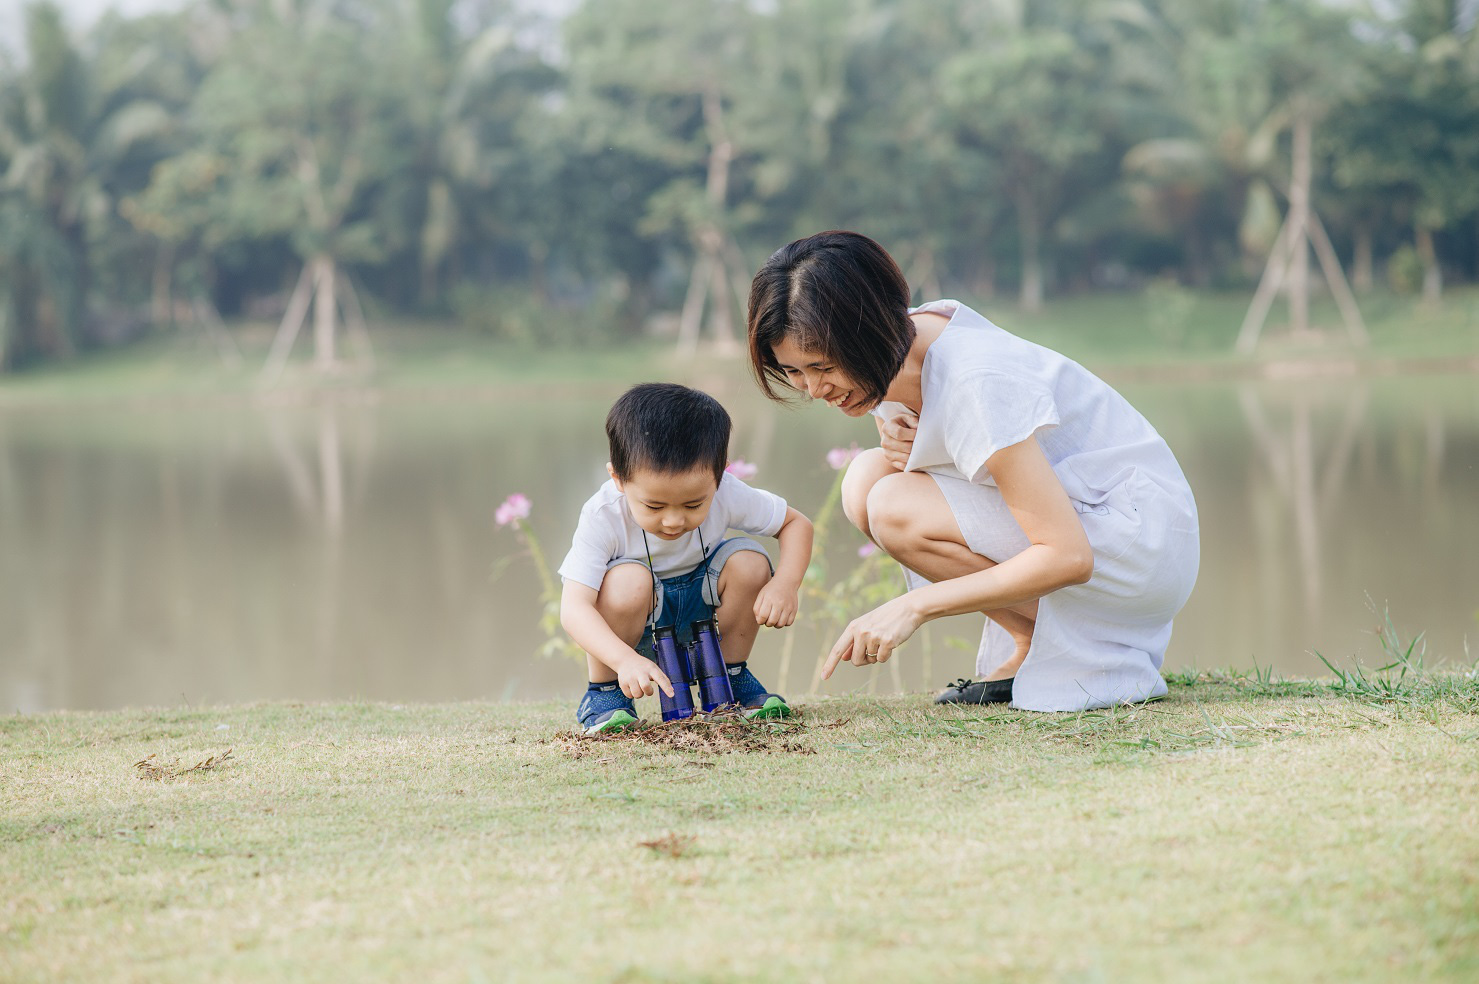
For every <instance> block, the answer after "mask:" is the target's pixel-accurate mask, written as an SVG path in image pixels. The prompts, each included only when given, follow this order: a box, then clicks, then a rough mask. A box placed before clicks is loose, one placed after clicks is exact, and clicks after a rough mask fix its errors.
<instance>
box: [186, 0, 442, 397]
mask: <svg viewBox="0 0 1479 984" xmlns="http://www.w3.org/2000/svg"><path fill="white" fill-rule="evenodd" d="M222 2H225V0H222ZM229 13H230V16H231V18H232V22H233V26H234V28H235V29H234V31H233V32H232V34H231V37H230V40H229V41H228V42H227V44H226V46H225V48H224V49H223V51H222V55H221V59H220V61H219V62H218V63H217V64H216V65H215V66H214V67H213V68H212V69H211V71H210V73H209V74H208V75H207V77H206V79H205V81H204V83H203V85H202V86H201V89H200V92H199V95H198V96H197V98H196V100H195V103H194V106H193V108H192V125H193V126H194V128H195V130H196V132H197V134H198V135H199V148H198V149H199V150H200V151H201V152H203V153H204V154H205V155H206V156H205V157H204V158H197V159H196V160H195V161H194V162H189V163H187V165H186V166H187V167H189V168H191V170H192V171H193V172H194V173H195V174H197V175H206V174H208V175H211V176H213V177H214V181H213V182H212V183H211V184H210V189H209V190H211V191H212V192H213V194H214V197H215V201H213V202H212V203H211V204H210V206H209V207H208V209H207V210H206V212H205V213H204V214H206V215H208V217H209V219H210V221H211V223H212V224H213V225H216V226H218V227H219V231H218V232H216V233H215V235H216V236H219V237H222V238H239V239H246V240H252V239H267V238H271V237H275V236H283V237H286V238H287V240H288V241H289V242H290V243H291V244H292V248H293V250H294V252H295V253H296V254H297V256H298V257H299V258H300V259H301V261H302V264H303V266H302V271H301V273H300V275H299V278H298V285H297V287H296V288H295V289H294V291H293V295H292V297H291V298H290V300H289V303H288V310H287V313H286V315H285V316H284V318H283V322H282V325H281V327H280V330H279V335H278V338H277V340H276V341H275V342H274V345H273V351H272V353H271V354H270V356H269V364H268V367H267V370H266V371H267V372H268V374H269V375H271V374H275V372H276V371H277V370H278V369H280V368H281V364H282V362H283V360H284V359H285V358H286V356H287V350H288V349H289V348H290V347H291V344H292V339H293V336H294V335H295V334H296V332H297V330H298V327H299V325H300V324H301V323H302V321H303V320H304V318H305V317H306V315H307V313H308V309H309V305H310V300H311V303H312V306H313V312H314V319H313V324H314V327H313V350H314V363H315V365H316V366H317V367H318V368H319V369H321V370H328V369H332V368H333V367H334V366H335V365H336V364H337V361H338V356H337V351H336V336H337V329H338V322H339V304H340V303H341V300H351V301H352V298H353V294H352V293H349V294H346V293H345V292H346V290H347V291H352V287H350V286H349V284H348V281H347V279H346V277H345V269H344V265H345V264H346V263H353V262H363V263H373V262H375V261H377V260H381V259H383V258H384V257H385V256H386V255H387V254H388V253H389V252H390V251H391V250H392V249H393V248H394V247H395V246H396V245H397V239H398V238H402V237H406V236H408V235H410V234H411V230H409V229H407V228H405V227H404V225H402V224H400V223H396V222H382V221H380V219H381V218H382V215H381V212H380V208H381V207H382V206H383V205H384V203H385V201H386V200H387V199H386V198H385V197H384V196H383V195H382V194H381V193H382V192H383V191H384V190H385V189H386V188H387V186H388V185H390V184H391V183H393V181H394V180H395V179H396V178H397V177H398V176H401V175H404V174H406V173H408V172H409V171H410V170H411V156H412V154H413V153H414V151H415V143H414V141H413V139H412V137H413V131H412V129H411V128H410V126H409V125H408V113H407V108H406V105H405V97H406V93H407V92H409V91H411V90H412V88H413V86H414V85H415V84H416V83H415V80H414V79H411V78H407V77H406V71H405V70H406V62H405V61H404V60H403V59H399V58H397V57H395V55H394V49H395V48H396V46H397V45H398V44H399V43H400V42H401V39H402V38H401V28H402V26H403V22H402V21H401V19H400V18H399V16H398V14H399V13H400V11H398V10H397V9H396V6H395V4H394V0H234V4H233V5H232V6H231V7H230V9H229ZM220 162H225V163H226V165H227V166H225V167H224V168H221V167H218V166H217V164H219V163H220ZM202 187H204V186H202Z"/></svg>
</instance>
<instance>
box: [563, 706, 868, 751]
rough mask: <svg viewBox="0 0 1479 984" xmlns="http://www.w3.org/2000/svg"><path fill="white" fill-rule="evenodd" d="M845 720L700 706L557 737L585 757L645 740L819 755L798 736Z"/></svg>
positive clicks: (678, 747)
mask: <svg viewBox="0 0 1479 984" xmlns="http://www.w3.org/2000/svg"><path fill="white" fill-rule="evenodd" d="M842 723H844V722H836V723H831V724H825V725H810V726H809V725H805V724H802V723H801V722H800V721H799V720H797V719H795V718H791V719H786V720H776V719H768V720H764V721H747V720H745V719H744V718H743V717H741V716H739V715H738V714H735V713H733V712H726V711H719V712H716V713H713V714H705V713H703V712H700V713H698V714H695V715H694V716H693V717H691V718H687V719H685V720H682V721H648V720H645V719H644V720H642V721H639V722H637V724H635V725H633V726H632V727H630V728H627V729H626V730H625V731H615V732H611V733H608V734H600V735H583V734H577V733H574V732H569V731H562V732H560V733H559V734H557V735H555V736H554V738H553V739H552V740H553V741H555V742H557V743H559V744H560V745H562V746H563V747H564V748H565V750H566V751H568V752H570V753H571V755H573V756H574V757H575V758H584V757H585V756H586V755H589V754H591V753H592V752H598V751H601V750H602V748H603V747H607V748H609V747H610V746H611V745H646V746H649V747H654V748H661V749H667V750H670V751H678V752H694V753H697V754H699V755H724V754H728V753H731V752H750V753H757V752H758V753H766V754H771V753H776V752H789V753H792V754H795V755H815V754H816V749H814V748H811V747H809V746H807V745H804V744H802V743H801V742H799V741H797V740H796V738H797V736H799V735H800V734H802V733H803V732H806V731H811V730H816V728H818V727H822V728H835V727H838V726H839V725H840V724H842Z"/></svg>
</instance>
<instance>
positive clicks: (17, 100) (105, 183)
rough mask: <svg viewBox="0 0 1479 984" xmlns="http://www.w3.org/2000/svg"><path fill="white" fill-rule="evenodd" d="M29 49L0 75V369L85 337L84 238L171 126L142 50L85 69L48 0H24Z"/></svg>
mask: <svg viewBox="0 0 1479 984" xmlns="http://www.w3.org/2000/svg"><path fill="white" fill-rule="evenodd" d="M114 40H115V39H111V38H108V37H104V38H103V42H102V50H103V53H105V54H106V53H109V49H108V48H107V45H108V44H110V43H112V42H113V41H114ZM116 41H117V43H118V45H119V46H120V47H121V46H129V45H133V44H134V42H135V41H136V39H133V38H128V37H120V38H118V39H116ZM26 49H27V52H28V58H27V62H26V65H25V67H24V69H21V70H17V69H15V68H13V67H12V68H10V69H9V70H8V71H6V73H5V74H7V75H9V76H10V79H9V80H8V81H9V84H6V85H4V86H3V87H0V164H3V172H0V370H6V369H14V368H16V367H18V366H21V365H24V364H27V363H29V362H34V361H37V360H42V359H47V358H55V357H60V356H65V355H68V354H70V353H71V352H73V351H75V350H76V349H77V348H78V347H80V346H82V345H84V344H86V343H87V342H88V341H89V339H88V338H87V336H86V333H85V317H86V305H87V301H88V298H89V292H90V290H91V288H92V285H93V280H94V273H95V269H94V262H93V260H92V258H91V256H90V253H91V248H92V247H93V245H94V244H95V242H96V241H97V240H99V239H102V238H105V237H106V236H107V235H108V234H109V233H110V232H111V231H116V229H117V227H118V226H119V225H121V223H120V222H119V220H118V214H117V208H116V206H117V201H118V199H119V197H120V195H121V194H123V193H124V192H126V191H127V190H128V187H129V183H130V181H139V180H141V179H140V178H139V175H140V174H141V173H142V172H143V171H146V170H147V164H148V160H149V158H150V156H151V155H154V154H157V153H159V152H160V151H159V141H160V139H161V138H162V137H163V135H165V134H166V133H168V132H169V130H170V128H171V126H172V119H171V114H170V113H169V111H168V110H167V109H166V107H165V106H164V105H163V104H162V103H161V101H160V100H159V98H157V94H156V93H155V92H154V91H152V89H151V86H150V85H148V84H147V81H146V79H145V76H146V75H147V72H148V70H149V68H150V66H151V65H152V64H153V62H152V60H151V58H150V57H149V52H148V51H146V50H143V49H142V48H140V47H137V46H135V47H134V48H133V49H132V52H131V56H130V57H118V58H109V57H94V59H93V62H92V64H93V66H94V67H93V68H91V69H90V68H89V64H88V62H87V61H86V60H85V59H84V57H83V54H82V53H81V52H80V51H79V49H78V47H77V46H76V45H74V43H73V41H72V39H71V38H70V37H69V36H68V34H67V30H66V27H65V24H64V22H63V19H62V14H61V11H60V9H59V8H58V7H57V6H56V4H54V3H52V2H50V0H43V2H39V3H34V4H31V5H30V6H29V7H27V9H26Z"/></svg>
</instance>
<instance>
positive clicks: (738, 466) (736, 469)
mask: <svg viewBox="0 0 1479 984" xmlns="http://www.w3.org/2000/svg"><path fill="white" fill-rule="evenodd" d="M724 470H725V471H727V472H728V473H729V474H731V475H733V476H734V477H735V478H737V479H739V480H740V481H741V482H748V481H749V480H750V479H752V478H754V477H755V473H756V472H758V471H759V470H760V469H759V468H756V467H755V466H754V465H752V464H750V463H749V462H748V461H746V460H745V459H744V458H735V459H734V460H733V461H731V462H730V463H729V467H728V468H725V469H724Z"/></svg>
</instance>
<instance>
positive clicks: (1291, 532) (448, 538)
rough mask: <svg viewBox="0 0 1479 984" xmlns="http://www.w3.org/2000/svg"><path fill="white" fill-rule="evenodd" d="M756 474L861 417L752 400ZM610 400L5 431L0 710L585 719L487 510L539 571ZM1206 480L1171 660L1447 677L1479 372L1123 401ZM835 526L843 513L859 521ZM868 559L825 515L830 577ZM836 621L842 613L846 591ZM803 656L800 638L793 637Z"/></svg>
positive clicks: (798, 658)
mask: <svg viewBox="0 0 1479 984" xmlns="http://www.w3.org/2000/svg"><path fill="white" fill-rule="evenodd" d="M697 382H698V384H699V385H704V386H705V387H706V388H709V389H710V390H711V391H712V392H715V393H716V395H719V396H720V397H721V398H722V399H723V400H724V401H725V403H726V404H727V405H728V406H729V407H730V409H731V412H732V413H733V414H734V416H735V421H736V429H735V438H734V442H733V445H732V453H733V455H734V456H735V457H742V458H745V459H747V460H749V461H751V462H754V463H755V464H756V465H757V466H758V467H759V475H758V477H757V478H756V479H755V482H756V484H759V485H763V486H765V487H767V488H770V489H772V490H774V491H776V492H778V493H779V494H781V495H783V496H785V497H786V498H787V499H788V500H790V501H791V502H792V503H793V504H794V505H796V506H797V507H798V508H800V509H801V510H802V511H803V512H807V513H813V512H814V511H815V510H816V509H817V507H818V506H819V505H820V504H821V502H822V500H823V499H824V498H825V496H826V494H827V491H828V489H829V488H830V486H831V483H832V482H833V479H834V474H835V473H833V472H832V471H831V469H829V468H828V466H827V464H826V452H827V451H828V449H830V448H832V447H834V446H839V445H847V444H848V443H850V442H852V441H858V442H859V443H863V444H865V445H866V444H867V443H868V442H869V438H870V437H871V436H872V433H873V431H872V425H871V424H870V423H867V422H857V421H849V420H847V419H845V418H843V417H842V416H841V415H839V414H836V413H835V412H832V411H830V410H827V409H826V408H820V407H811V408H802V409H798V410H794V411H787V410H782V409H779V408H776V407H774V406H772V405H770V404H768V403H766V402H764V401H763V400H761V399H759V398H758V397H757V396H755V394H754V393H753V391H752V387H750V386H748V385H747V384H746V383H745V381H744V380H743V378H742V377H741V370H740V367H739V366H735V369H734V378H733V379H711V380H700V381H697ZM621 388H622V387H621V385H618V384H612V385H611V386H609V387H602V386H596V387H590V388H588V389H586V390H583V391H581V392H579V393H570V392H566V393H560V394H553V395H551V394H547V393H544V392H541V391H537V390H534V389H525V390H522V391H520V392H519V393H517V394H513V393H510V394H506V395H502V396H500V395H498V394H485V395H482V396H471V395H461V396H459V395H455V394H453V395H445V396H434V395H432V396H420V397H417V396H410V395H405V396H393V397H384V398H376V397H372V396H366V395H354V394H338V395H330V396H323V397H315V398H311V399H306V400H297V401H295V400H288V399H284V400H282V401H280V403H279V404H277V405H250V406H248V405H241V404H227V403H213V402H208V401H207V402H201V403H197V404H178V403H169V404H166V403H160V404H157V405H147V404H146V405H138V406H124V407H120V406H106V407H94V408H76V409H57V408H45V409H42V408H27V409H8V410H0V713H9V712H12V711H23V712H33V711H41V710H47V709H55V708H69V709H106V708H117V707H125V706H141V705H147V706H157V705H181V704H192V705H193V704H203V703H218V702H228V701H254V700H278V699H295V700H320V699H355V698H362V699H367V700H384V701H392V702H412V701H443V700H457V699H467V698H474V699H504V700H524V699H542V698H549V697H555V696H562V697H566V698H569V699H570V700H571V701H572V703H573V701H574V699H575V697H576V696H577V694H578V691H579V689H580V687H581V686H582V683H581V681H582V680H583V670H582V669H581V667H580V666H579V665H578V664H576V663H573V662H568V661H564V660H561V659H558V658H553V659H552V658H542V657H539V656H537V655H535V653H536V651H537V650H538V649H539V648H540V646H541V644H542V643H543V642H544V638H545V637H544V634H543V633H542V631H541V629H540V626H539V612H540V608H541V602H540V586H539V579H538V577H537V573H536V569H535V567H534V565H533V563H532V562H531V560H530V558H529V556H528V555H527V553H526V552H524V547H523V544H522V542H521V540H520V539H519V538H518V536H517V535H515V533H514V532H513V531H511V530H510V529H507V528H504V529H499V528H497V527H496V525H495V523H494V518H493V514H494V509H495V508H496V507H497V505H498V503H499V502H501V501H502V500H503V499H504V498H505V497H506V496H507V495H509V494H510V493H513V492H522V493H524V494H525V495H527V496H528V497H529V498H530V500H531V501H532V502H533V513H532V515H531V517H530V521H531V523H532V526H533V529H534V532H535V534H536V536H537V537H538V539H539V540H540V541H541V542H542V544H543V545H544V549H545V551H546V552H547V553H548V555H549V559H550V561H551V563H553V564H557V563H558V562H559V559H560V557H561V556H563V553H564V550H565V548H566V546H567V545H568V542H569V536H570V532H571V529H572V527H573V523H574V519H575V517H576V514H577V512H578V510H579V508H580V504H581V503H582V502H583V501H584V500H585V498H586V497H587V496H589V495H590V493H591V492H592V491H593V490H594V489H595V488H596V486H597V485H598V484H599V482H600V481H601V480H602V479H603V477H604V472H603V463H604V462H605V459H606V453H605V447H604V435H603V432H602V428H601V423H602V420H603V418H604V414H605V412H606V409H607V407H608V406H609V404H610V401H611V400H612V399H613V398H614V396H615V395H616V394H617V393H619V392H620V390H621ZM1120 389H1121V390H1122V391H1123V392H1124V393H1125V394H1126V395H1127V396H1128V397H1129V398H1130V399H1131V401H1132V402H1134V403H1135V404H1136V405H1137V406H1138V407H1139V408H1140V409H1141V410H1142V411H1143V412H1144V413H1145V414H1146V415H1147V416H1148V417H1149V418H1150V419H1151V421H1152V422H1153V423H1155V424H1156V426H1157V427H1158V428H1159V429H1160V430H1161V432H1162V433H1163V434H1164V435H1165V436H1166V438H1167V440H1168V441H1169V442H1170V444H1171V446H1172V447H1173V448H1174V450H1175V451H1176V454H1177V456H1178V457H1179V458H1180V459H1181V462H1182V464H1183V467H1184V468H1185V470H1186V472H1187V475H1188V477H1189V478H1190V480H1191V483H1192V486H1193V488H1194V489H1195V491H1196V494H1197V499H1198V502H1199V505H1200V509H1201V517H1202V537H1203V540H1202V551H1203V552H1202V572H1201V578H1200V580H1199V582H1198V585H1197V589H1196V592H1195V594H1194V595H1193V597H1192V599H1191V602H1190V603H1189V604H1188V606H1187V608H1186V610H1185V611H1184V613H1183V615H1182V616H1181V618H1179V619H1178V620H1177V623H1176V632H1175V637H1174V638H1173V640H1172V643H1171V649H1170V652H1169V654H1168V655H1167V658H1166V668H1167V669H1168V670H1175V669H1181V668H1185V667H1200V668H1216V667H1238V668H1252V667H1254V666H1255V665H1256V666H1260V667H1272V668H1273V669H1274V671H1275V672H1277V673H1280V674H1291V675H1295V674H1314V673H1319V672H1323V667H1322V665H1321V664H1320V662H1319V660H1318V658H1317V657H1316V656H1315V655H1314V653H1315V652H1319V653H1323V654H1324V655H1325V656H1326V657H1328V658H1330V659H1332V660H1333V661H1337V662H1348V661H1350V660H1351V659H1353V658H1355V659H1360V660H1361V661H1363V662H1364V663H1365V664H1366V665H1367V666H1368V667H1374V666H1377V665H1380V663H1381V660H1382V654H1381V649H1380V646H1379V645H1378V642H1377V639H1376V636H1375V635H1374V633H1373V630H1374V628H1375V627H1376V626H1377V625H1378V623H1379V621H1380V619H1381V617H1382V614H1383V613H1384V612H1389V613H1390V617H1391V619H1392V621H1393V623H1394V624H1395V626H1396V627H1397V629H1398V630H1399V631H1400V632H1402V633H1403V634H1404V635H1406V636H1411V635H1414V634H1416V633H1418V632H1426V644H1427V653H1428V657H1427V658H1428V660H1429V662H1430V663H1435V662H1438V661H1440V660H1447V661H1449V662H1450V663H1468V662H1470V661H1471V659H1472V657H1469V656H1466V646H1468V645H1470V644H1471V642H1472V641H1473V640H1475V637H1476V636H1479V377H1475V376H1473V375H1451V376H1450V375H1424V376H1420V377H1411V378H1374V379H1360V378H1341V379H1335V380H1313V381H1312V380H1299V381H1289V382H1259V383H1246V382H1240V383H1206V382H1198V383H1194V384H1192V383H1187V384H1170V383H1156V384H1131V383H1121V384H1120ZM839 519H840V517H839ZM861 543H862V540H861V538H860V536H859V535H858V534H857V533H856V532H855V531H853V530H851V529H850V528H843V527H842V526H835V527H834V528H833V530H832V533H831V542H830V547H829V550H828V552H827V560H828V562H829V569H830V570H832V571H834V572H836V573H837V574H839V575H840V574H842V573H845V572H846V570H847V569H848V568H849V567H850V566H852V565H853V564H855V563H856V551H857V548H858V546H860V545H861ZM844 603H846V599H844ZM978 626H979V616H977V617H976V618H975V619H971V618H965V617H962V618H958V619H951V620H945V621H942V622H937V623H934V625H933V627H932V630H931V631H930V632H929V633H928V634H927V638H923V639H917V640H916V642H914V643H912V644H911V645H910V646H908V647H906V648H905V649H904V650H902V651H901V653H900V655H899V656H898V657H897V658H896V660H895V661H893V662H892V663H891V664H889V665H888V666H887V667H884V668H882V669H881V670H879V669H869V670H862V669H853V668H852V667H850V666H847V665H845V664H844V665H843V666H842V667H841V668H840V669H839V672H838V674H837V675H836V676H835V677H834V678H833V680H832V681H830V682H829V683H827V684H826V685H825V686H823V687H822V688H821V689H822V690H823V691H824V692H833V693H836V692H844V691H847V690H851V689H854V688H860V687H861V688H876V689H879V690H883V691H894V690H899V689H904V690H911V691H917V690H927V689H932V688H934V687H937V686H939V685H941V684H943V683H945V682H947V681H948V680H949V679H950V678H952V677H954V676H957V675H964V674H967V673H968V672H969V670H970V664H971V658H972V653H973V651H974V638H975V635H976V634H977V632H978V631H979V630H978ZM788 635H789V636H790V637H791V642H790V645H789V647H787V646H786V644H785V640H786V638H787V636H788ZM830 641H831V634H830V631H828V630H825V629H820V628H818V627H816V626H802V627H799V628H797V629H793V630H786V631H785V632H776V631H772V630H764V631H763V632H762V635H761V638H760V642H759V644H758V646H757V648H756V655H755V657H754V662H755V665H756V668H757V670H758V672H759V673H760V675H761V677H762V679H763V680H765V681H766V682H767V683H771V684H772V687H773V689H777V690H780V691H782V692H786V693H793V694H794V693H802V692H805V691H808V690H810V689H811V687H812V683H813V671H814V667H815V664H816V660H817V657H818V656H819V655H821V654H822V653H823V652H824V651H825V649H826V647H827V645H829V644H830Z"/></svg>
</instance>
